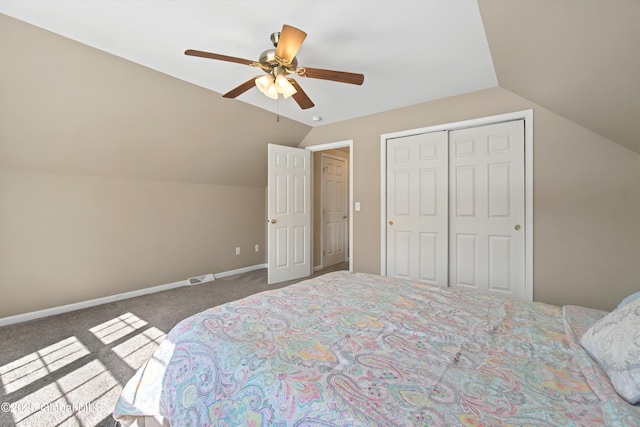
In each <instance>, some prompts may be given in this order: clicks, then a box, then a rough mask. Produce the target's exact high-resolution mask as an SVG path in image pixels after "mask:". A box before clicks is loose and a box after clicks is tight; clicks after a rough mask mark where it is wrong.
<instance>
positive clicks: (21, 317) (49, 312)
mask: <svg viewBox="0 0 640 427" xmlns="http://www.w3.org/2000/svg"><path fill="white" fill-rule="evenodd" d="M261 268H267V264H257V265H252V266H249V267H244V268H238V269H237V270H230V271H223V272H222V273H217V274H215V278H216V279H218V278H221V277H228V276H233V275H236V274H240V273H246V272H249V271H253V270H259V269H261ZM181 286H192V285H191V283H190V282H189V279H185V280H180V281H179V282H173V283H167V284H166V285H160V286H153V287H150V288H144V289H138V290H137V291H131V292H125V293H122V294H116V295H111V296H108V297H102V298H96V299H91V300H88V301H81V302H76V303H73V304H67V305H61V306H58V307H52V308H47V309H44V310H38V311H32V312H29V313H23V314H16V315H15V316H8V317H2V318H0V327H3V326H8V325H13V324H15V323H22V322H27V321H29V320H34V319H40V318H42V317H48V316H55V315H56V314H62V313H68V312H70V311H75V310H81V309H83V308H89V307H94V306H96V305H101V304H107V303H110V302H116V301H120V300H123V299H128V298H134V297H139V296H142V295H148V294H153V293H156V292H162V291H168V290H169V289H174V288H179V287H181Z"/></svg>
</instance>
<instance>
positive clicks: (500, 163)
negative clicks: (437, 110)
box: [449, 120, 525, 299]
mask: <svg viewBox="0 0 640 427" xmlns="http://www.w3.org/2000/svg"><path fill="white" fill-rule="evenodd" d="M449 162H450V165H449V168H450V175H449V176H450V178H449V192H450V197H449V200H450V205H449V212H450V215H449V236H450V240H449V279H450V283H451V286H452V287H455V288H461V289H469V290H474V291H476V292H480V293H485V294H492V295H499V296H506V297H513V298H518V299H525V295H524V290H525V230H524V225H525V222H524V220H525V203H524V195H525V180H524V176H525V175H524V174H525V170H524V120H518V121H512V122H506V123H499V124H495V125H488V126H481V127H474V128H468V129H462V130H456V131H452V132H450V134H449Z"/></svg>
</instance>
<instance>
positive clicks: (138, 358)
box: [0, 263, 348, 427]
mask: <svg viewBox="0 0 640 427" xmlns="http://www.w3.org/2000/svg"><path fill="white" fill-rule="evenodd" d="M346 269H348V264H347V263H342V264H337V265H335V266H332V267H329V268H328V269H325V270H322V271H320V272H317V273H315V274H314V276H317V275H320V274H324V273H327V272H329V271H336V270H346ZM295 282H297V280H296V281H290V282H283V283H279V284H277V285H271V286H269V285H267V272H266V270H264V269H262V270H256V271H252V272H249V273H244V274H240V275H237V276H233V277H228V278H223V279H218V280H215V281H214V282H209V283H205V284H201V285H195V286H187V287H181V288H177V289H172V290H169V291H164V292H159V293H155V294H151V295H145V296H142V297H137V298H131V299H128V300H123V301H118V302H114V303H110V304H104V305H100V306H96V307H92V308H87V309H84V310H78V311H74V312H70V313H64V314H60V315H57V316H51V317H47V318H43V319H38V320H33V321H30V322H25V323H20V324H17V325H11V326H6V327H3V328H0V343H1V345H2V351H1V352H0V426H3V427H5V426H6V427H9V426H11V427H13V426H17V427H18V426H19V427H27V426H115V425H116V423H115V421H114V420H113V419H112V417H111V412H112V410H113V406H114V404H115V401H116V400H117V398H118V396H119V394H120V391H121V390H122V387H123V386H124V385H125V384H126V382H127V381H128V380H129V378H131V376H133V374H134V372H135V371H136V370H137V368H138V367H140V366H141V365H142V364H143V363H144V361H145V360H146V359H147V358H148V357H149V356H150V355H151V353H153V351H154V350H155V349H156V348H157V346H158V345H159V343H160V342H161V341H162V339H163V337H164V334H166V333H167V332H169V330H170V329H171V328H172V327H173V326H174V325H176V324H177V323H178V322H179V321H181V320H182V319H184V318H186V317H188V316H191V315H193V314H196V313H199V312H201V311H203V310H206V309H208V308H210V307H214V306H216V305H220V304H224V303H226V302H229V301H234V300H237V299H240V298H244V297H246V296H248V295H251V294H254V293H257V292H262V291H265V290H269V289H275V288H279V287H283V286H287V285H290V284H292V283H295Z"/></svg>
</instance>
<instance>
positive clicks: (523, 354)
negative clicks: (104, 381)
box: [114, 272, 640, 427]
mask: <svg viewBox="0 0 640 427" xmlns="http://www.w3.org/2000/svg"><path fill="white" fill-rule="evenodd" d="M605 314H606V313H605V312H602V311H597V310H591V309H586V308H583V307H575V306H566V307H564V308H562V307H556V306H551V305H546V304H542V303H526V302H520V301H513V300H507V299H500V298H495V297H489V296H481V295H474V294H470V293H464V292H457V291H454V290H443V289H440V288H436V287H431V286H429V285H425V284H422V283H417V282H412V281H406V280H400V279H394V278H387V277H380V276H374V275H367V274H359V273H358V274H350V273H348V272H336V273H329V274H327V275H324V276H320V277H318V278H315V279H311V280H307V281H303V282H300V283H298V284H296V285H292V286H289V287H286V288H282V289H277V290H273V291H267V292H263V293H260V294H257V295H253V296H250V297H248V298H245V299H243V300H240V301H235V302H231V303H228V304H224V305H221V306H218V307H214V308H212V309H210V310H207V311H204V312H202V313H199V314H197V315H194V316H192V317H190V318H188V319H185V320H184V321H182V322H181V323H179V324H178V325H176V327H175V328H174V329H172V330H171V332H170V333H169V334H168V335H167V337H166V338H165V340H164V341H163V342H162V344H161V345H160V347H159V348H158V349H157V350H156V352H155V353H154V355H153V356H152V358H151V359H150V360H149V361H148V362H147V363H146V364H145V365H143V366H142V367H141V368H140V370H139V371H138V372H137V373H136V374H135V376H134V377H133V378H132V379H131V380H130V381H129V382H128V384H127V385H126V386H125V388H124V390H123V392H122V394H121V396H120V399H119V400H118V402H117V405H116V408H115V410H114V417H115V418H116V419H118V420H120V421H121V422H122V423H123V424H124V425H127V424H128V423H131V422H133V420H134V419H135V417H137V416H144V415H159V416H162V417H164V418H165V419H167V420H169V421H170V423H171V425H172V426H173V427H179V426H225V427H227V426H229V427H230V426H282V427H284V426H291V427H293V426H297V427H321V426H322V427H325V426H341V427H344V426H597V425H608V426H629V425H637V424H636V423H638V420H639V419H640V408H638V407H634V406H631V405H629V404H627V403H626V402H624V401H623V400H622V399H620V398H619V397H618V396H617V395H616V394H615V391H613V389H612V388H611V386H610V384H607V382H608V379H607V377H606V375H604V374H603V372H602V370H601V369H600V368H599V366H598V365H597V364H595V363H594V362H593V361H592V360H591V359H590V358H589V356H588V355H586V353H585V352H584V351H583V350H582V348H581V347H580V346H579V344H578V339H579V338H580V336H581V334H582V333H583V332H584V331H585V330H586V329H587V328H588V327H589V326H590V325H591V324H593V323H594V322H595V321H596V320H598V319H599V318H600V317H602V316H603V315H605Z"/></svg>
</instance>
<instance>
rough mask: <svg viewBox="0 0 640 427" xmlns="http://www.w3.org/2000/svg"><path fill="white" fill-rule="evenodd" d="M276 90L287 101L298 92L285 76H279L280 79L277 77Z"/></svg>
mask: <svg viewBox="0 0 640 427" xmlns="http://www.w3.org/2000/svg"><path fill="white" fill-rule="evenodd" d="M276 90H277V91H278V92H280V93H281V94H282V95H283V96H284V97H285V99H286V98H288V97H290V96H291V95H293V94H295V93H296V92H298V91H297V90H296V88H295V87H293V85H292V84H291V83H290V82H289V80H287V78H286V77H285V76H284V74H278V77H276Z"/></svg>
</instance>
